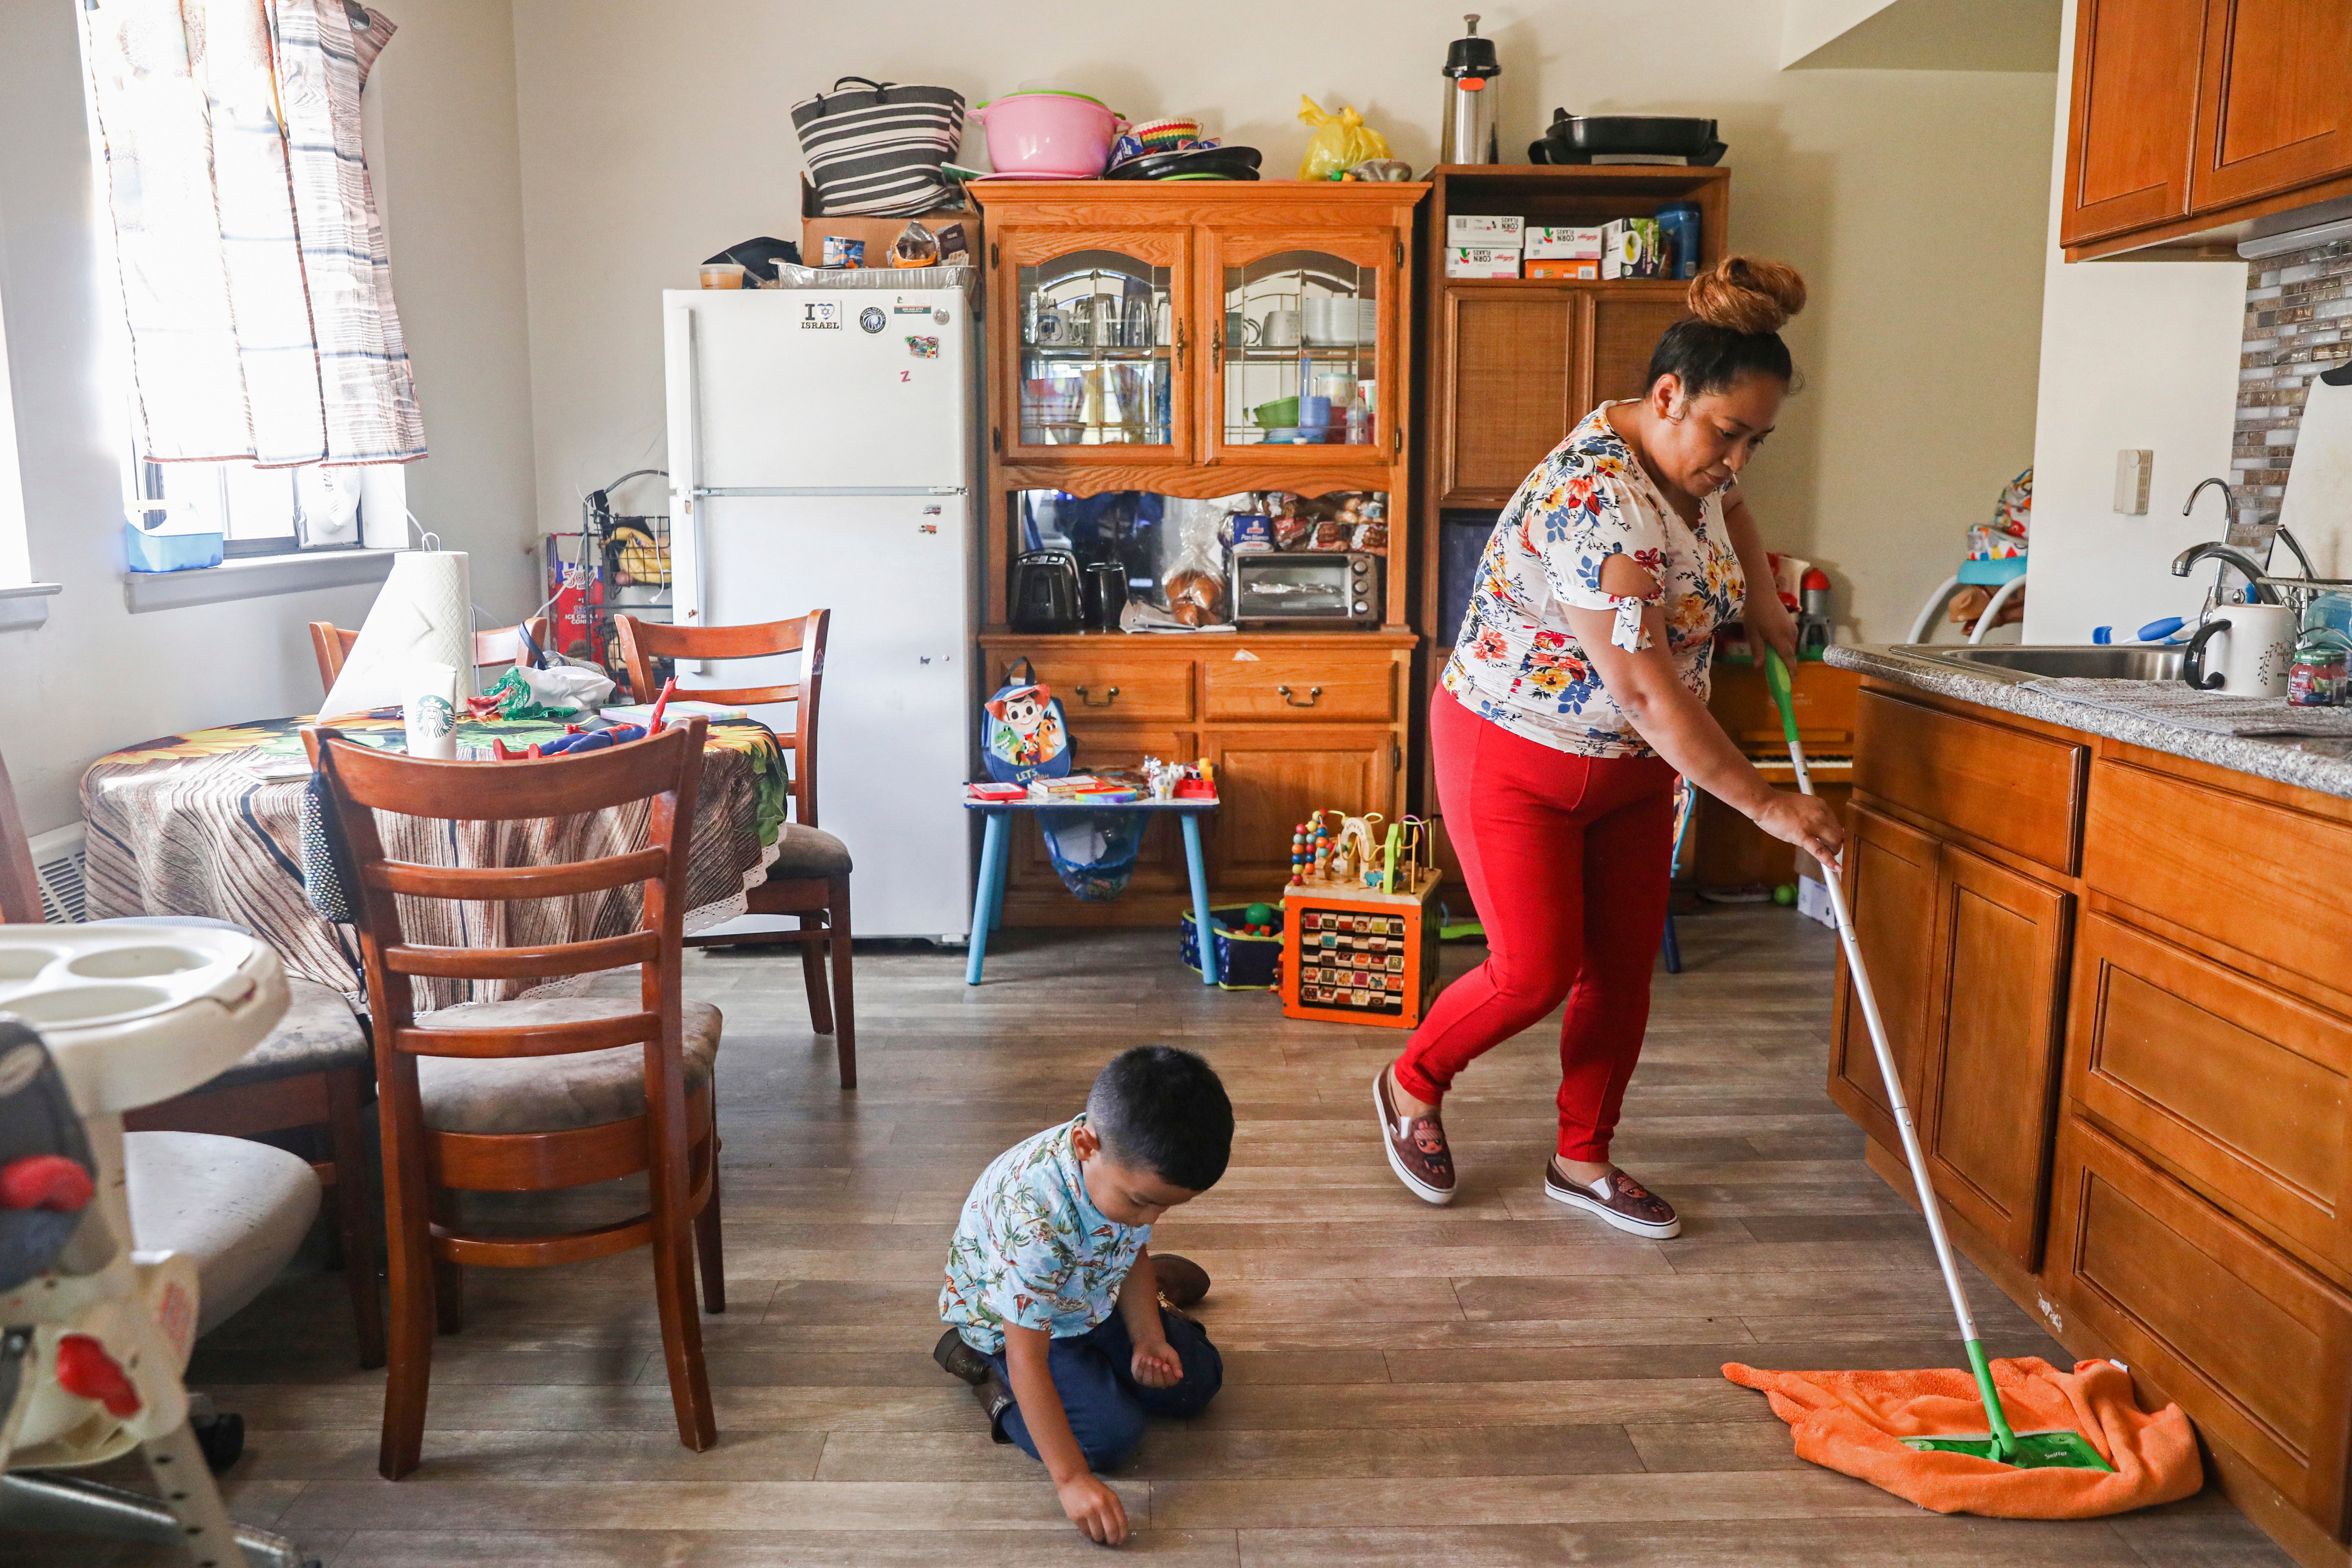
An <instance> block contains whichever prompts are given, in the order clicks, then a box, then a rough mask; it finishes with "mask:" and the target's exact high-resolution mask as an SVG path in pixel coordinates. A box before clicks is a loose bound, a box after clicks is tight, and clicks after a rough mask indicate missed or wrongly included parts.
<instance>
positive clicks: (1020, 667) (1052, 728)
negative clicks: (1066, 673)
mask: <svg viewBox="0 0 2352 1568" xmlns="http://www.w3.org/2000/svg"><path fill="white" fill-rule="evenodd" d="M980 722H981V731H980V746H981V750H982V752H984V753H986V755H987V757H988V773H989V776H990V777H991V778H994V779H998V780H1001V781H1003V783H1005V784H1027V783H1028V782H1029V781H1030V780H1031V779H1034V778H1038V777H1041V776H1042V777H1045V778H1049V779H1057V778H1061V777H1063V776H1064V775H1065V774H1066V773H1068V772H1069V771H1070V726H1069V723H1068V721H1066V720H1065V719H1064V717H1063V715H1062V704H1061V701H1060V700H1059V699H1057V698H1056V697H1055V695H1054V690H1053V688H1051V687H1049V686H1043V685H1040V684H1039V683H1038V680H1037V672H1036V671H1035V670H1034V669H1033V668H1030V665H1029V661H1028V660H1027V659H1025V658H1020V659H1015V660H1013V663H1012V665H1011V666H1009V667H1008V668H1006V669H1005V671H1004V684H1003V686H1000V687H998V688H997V689H996V695H994V696H993V697H991V698H990V699H989V700H988V701H987V702H986V703H985V704H984V705H983V706H982V710H981V721H980Z"/></svg>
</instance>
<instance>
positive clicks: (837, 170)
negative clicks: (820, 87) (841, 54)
mask: <svg viewBox="0 0 2352 1568" xmlns="http://www.w3.org/2000/svg"><path fill="white" fill-rule="evenodd" d="M850 83H856V84H859V85H856V86H848V85H847V84H850ZM793 130H795V131H797V132H799V133H800V139H801V153H802V155H803V157H805V158H806V159H807V160H808V168H809V179H810V181H811V182H812V183H813V184H814V185H815V186H816V197H817V211H818V214H819V215H820V216H835V217H854V216H866V217H899V216H906V215H908V214H912V213H920V212H929V211H930V210H931V209H932V208H934V207H938V206H942V205H950V195H951V192H950V185H949V181H948V179H947V177H946V176H945V175H943V174H940V164H941V163H946V162H947V161H948V160H949V159H950V158H952V157H954V156H955V153H956V148H957V146H958V145H959V144H961V142H962V140H963V94H961V93H960V92H958V91H956V90H955V89H952V88H946V87H908V86H902V85H900V84H898V83H897V82H887V81H868V80H867V79H866V78H864V77H862V76H845V77H843V78H842V79H840V80H839V81H836V82H835V83H834V84H833V89H832V90H831V91H829V92H821V93H818V94H817V95H816V96H815V97H814V98H807V99H803V100H801V101H800V102H798V103H795V104H793Z"/></svg>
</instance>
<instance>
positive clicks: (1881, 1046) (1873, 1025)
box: [1764, 648, 2017, 1453]
mask: <svg viewBox="0 0 2352 1568" xmlns="http://www.w3.org/2000/svg"><path fill="white" fill-rule="evenodd" d="M1764 660H1765V663H1764V683H1765V685H1766V686H1768V687H1769V688H1770V689H1771V692H1772V700H1773V702H1774V703H1775V704H1777V705H1778V706H1779V708H1780V730H1781V732H1782V733H1783V734H1784V735H1786V736H1787V737H1788V741H1789V762H1790V765H1791V766H1793V767H1794V768H1795V769H1796V773H1797V788H1798V789H1799V790H1800V791H1801V792H1802V793H1803V794H1805V795H1811V794H1812V793H1813V777H1812V774H1811V773H1810V772H1809V771H1807V769H1806V767H1805V747H1804V742H1801V741H1800V740H1798V739H1797V714H1796V710H1795V708H1794V707H1793V706H1792V705H1791V701H1790V698H1791V692H1790V686H1789V667H1788V666H1787V665H1785V664H1782V663H1781V662H1780V654H1779V652H1778V651H1776V650H1774V649H1770V648H1767V649H1766V650H1765V652H1764ZM1822 869H1823V870H1825V871H1827V872H1829V876H1828V877H1827V878H1826V879H1824V886H1826V887H1827V889H1829V895H1830V913H1831V915H1832V917H1833V918H1834V919H1835V920H1836V921H1837V933H1838V943H1839V945H1840V946H1842V947H1843V949H1844V950H1845V968H1846V978H1847V980H1848V982H1849V983H1850V984H1852V985H1853V998H1854V1000H1855V1001H1856V1002H1858V1003H1860V1004H1861V1005H1862V1017H1863V1022H1864V1024H1866V1025H1868V1026H1869V1028H1870V1048H1871V1050H1872V1052H1873V1053H1874V1055H1876V1057H1877V1058H1878V1073H1879V1077H1881V1078H1882V1079H1885V1083H1886V1100H1887V1106H1888V1108H1889V1109H1890V1110H1893V1111H1894V1113H1895V1131H1897V1132H1898V1133H1900V1134H1901V1135H1902V1139H1903V1154H1904V1158H1905V1159H1906V1160H1907V1161H1909V1162H1910V1165H1911V1182H1912V1184H1913V1185H1914V1186H1916V1188H1917V1189H1918V1192H1919V1210H1920V1212H1921V1213H1922V1214H1924V1215H1927V1235H1928V1237H1929V1239H1931V1240H1932V1241H1933V1242H1934V1243H1935V1246H1936V1266H1937V1268H1941V1269H1942V1270H1943V1271H1944V1289H1946V1290H1947V1291H1948V1292H1950V1294H1951V1298H1952V1315H1953V1316H1954V1317H1956V1318H1958V1320H1959V1324H1960V1339H1961V1340H1962V1342H1964V1343H1965V1344H1966V1345H1967V1347H1968V1352H1969V1370H1970V1371H1971V1372H1973V1373H1975V1374H1976V1380H1977V1390H1978V1392H1979V1394H1981V1395H1982V1397H1983V1399H1984V1407H1985V1417H1986V1419H1987V1420H1988V1421H1990V1423H1991V1424H1992V1436H1993V1439H1994V1445H1995V1448H1996V1451H1998V1452H2001V1453H2011V1452H2014V1451H2015V1449H2016V1447H2017V1436H2016V1434H2015V1433H2013V1432H2011V1430H2010V1426H2009V1419H2008V1417H2007V1416H2006V1415H2004V1414H2003V1413H2002V1411H2001V1408H2000V1394H1998V1393H1996V1392H1995V1391H1994V1388H1993V1383H1992V1369H1991V1367H1990V1364H1988V1363H1987V1362H1986V1360H1985V1353H1984V1344H1983V1342H1981V1341H1980V1340H1979V1339H1978V1338H1977V1320H1976V1314H1975V1313H1974V1312H1972V1311H1970V1310H1969V1292H1968V1287H1967V1286H1965V1285H1963V1284H1962V1283H1961V1282H1960V1270H1959V1266H1958V1264H1957V1263H1955V1262H1954V1261H1953V1258H1952V1242H1951V1238H1950V1237H1948V1236H1946V1235H1945V1234H1944V1216H1943V1212H1942V1210H1941V1209H1940V1208H1938V1207H1937V1203H1936V1187H1935V1184H1934V1183H1933V1182H1931V1181H1930V1180H1929V1179H1928V1176H1927V1153H1926V1152H1925V1151H1924V1150H1922V1149H1921V1148H1920V1146H1919V1129H1918V1127H1917V1126H1916V1124H1915V1123H1914V1122H1913V1121H1912V1120H1911V1104H1910V1101H1909V1100H1906V1099H1905V1098H1904V1094H1903V1075H1902V1073H1901V1072H1900V1071H1899V1070H1897V1069H1896V1068H1895V1052H1894V1049H1893V1048H1892V1047H1889V1046H1888V1045H1887V1043H1886V1026H1885V1023H1884V1022H1883V1021H1882V1020H1881V1019H1880V1017H1879V1016H1878V995H1877V993H1876V992H1874V991H1873V990H1872V989H1871V984H1870V971H1869V969H1868V968H1866V967H1865V966H1864V963H1863V962H1862V942H1861V940H1860V938H1858V937H1857V936H1856V935H1855V934H1854V930H1853V916H1852V915H1851V914H1849V913H1848V912H1847V910H1846V904H1845V889H1844V888H1843V885H1842V884H1843V877H1842V876H1841V875H1840V871H1841V870H1842V868H1840V867H1835V866H1824V867H1822Z"/></svg>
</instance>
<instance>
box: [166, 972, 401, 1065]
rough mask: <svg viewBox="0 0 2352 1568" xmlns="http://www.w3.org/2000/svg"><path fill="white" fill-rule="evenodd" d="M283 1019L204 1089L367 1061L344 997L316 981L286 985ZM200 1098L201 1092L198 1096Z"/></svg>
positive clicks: (363, 1038)
mask: <svg viewBox="0 0 2352 1568" xmlns="http://www.w3.org/2000/svg"><path fill="white" fill-rule="evenodd" d="M286 990H287V994H288V997H289V1000H288V1002H287V1005H286V1016H284V1017H283V1018H280V1019H279V1020H278V1027H276V1028H274V1029H272V1030H270V1031H269V1033H268V1035H266V1036H264V1037H262V1040H261V1043H260V1044H259V1045H257V1046H256V1047H253V1049H251V1050H249V1051H247V1052H246V1053H245V1055H244V1056H243V1057H241V1058H238V1060H237V1064H236V1066H235V1067H233V1068H229V1069H228V1070H227V1071H226V1072H225V1073H222V1074H221V1075H220V1076H219V1077H218V1078H215V1079H213V1080H212V1081H211V1082H209V1083H207V1084H205V1089H230V1088H234V1087H235V1086H236V1085H238V1084H241V1083H266V1082H268V1080H269V1079H279V1078H292V1077H293V1076H295V1075H296V1074H297V1073H306V1072H320V1071H322V1070H324V1069H326V1068H341V1067H352V1066H354V1065H356V1064H358V1063H361V1062H364V1061H367V1060H369V1059H370V1057H371V1055H372V1052H371V1049H370V1047H369V1046H368V1037H367V1031H366V1030H365V1029H364V1028H362V1027H361V1026H360V1021H359V1017H358V1016H357V1015H355V1014H354V1013H352V1005H351V1004H350V1003H349V1002H348V1001H346V1000H344V997H343V994H342V993H341V992H340V991H337V990H334V989H332V988H331V987H329V986H325V985H321V984H319V983H318V982H317V981H315V980H297V979H295V978H293V977H292V976H291V975H289V976H288V977H287V980H286ZM199 1092H201V1091H199Z"/></svg>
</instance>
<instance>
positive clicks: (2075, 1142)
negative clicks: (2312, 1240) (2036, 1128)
mask: <svg viewBox="0 0 2352 1568" xmlns="http://www.w3.org/2000/svg"><path fill="white" fill-rule="evenodd" d="M2043 1279H2045V1280H2046V1281H2047V1283H2048V1284H2049V1286H2050V1288H2051V1289H2052V1290H2053V1293H2054V1294H2055V1295H2056V1297H2057V1299H2058V1300H2059V1302H2060V1303H2061V1304H2062V1305H2063V1307H2064V1308H2065V1309H2066V1310H2067V1313H2068V1314H2069V1315H2070V1316H2073V1317H2077V1318H2080V1319H2081V1320H2082V1321H2083V1322H2084V1324H2086V1325H2087V1326H2088V1327H2089V1328H2090V1329H2091V1330H2092V1331H2094V1332H2095V1333H2097V1334H2098V1335H2099V1336H2100V1337H2101V1338H2102V1339H2104V1340H2105V1342H2107V1343H2108V1344H2110V1345H2112V1346H2114V1347H2115V1350H2116V1353H2117V1354H2118V1355H2119V1356H2120V1357H2121V1358H2122V1359H2123V1360H2125V1361H2126V1362H2128V1363H2130V1364H2131V1365H2132V1366H2134V1367H2135V1368H2137V1369H2138V1370H2140V1371H2142V1372H2144V1373H2147V1376H2148V1377H2149V1378H2150V1379H2152V1380H2153V1381H2154V1382H2155V1383H2156V1384H2158V1386H2159V1387H2161V1388H2162V1389H2163V1390H2164V1392H2165V1393H2166V1394H2168V1396H2169V1397H2171V1398H2173V1399H2177V1400H2179V1402H2180V1407H2181V1409H2182V1410H2183V1411H2185V1412H2186V1413H2187V1414H2188V1415H2189V1419H2190V1420H2192V1421H2194V1422H2195V1423H2196V1424H2197V1425H2198V1426H2200V1427H2202V1428H2204V1429H2205V1430H2206V1431H2207V1432H2209V1433H2210V1434H2211V1435H2212V1436H2214V1437H2216V1438H2218V1439H2220V1440H2221V1441H2222V1442H2224V1443H2227V1444H2228V1445H2229V1446H2230V1447H2231V1448H2232V1449H2233V1450H2235V1451H2236V1452H2237V1453H2238V1455H2239V1456H2241V1457H2242V1458H2244V1459H2245V1461H2246V1462H2247V1463H2248V1464H2250V1465H2252V1467H2253V1468H2254V1469H2255V1470H2257V1471H2259V1472H2260V1473H2261V1475H2262V1476H2263V1479H2265V1480H2268V1481H2269V1482H2270V1483H2271V1484H2272V1485H2273V1486H2275V1487H2277V1488H2278V1489H2279V1490H2281V1491H2282V1492H2284V1493H2285V1494H2286V1497H2287V1499H2288V1500H2289V1501H2290V1502H2292V1503H2294V1504H2295V1505H2296V1506H2297V1507H2299V1508H2301V1509H2302V1510H2304V1512H2305V1514H2307V1515H2309V1516H2310V1518H2311V1519H2312V1520H2313V1521H2315V1522H2316V1523H2317V1524H2318V1525H2319V1526H2320V1528H2321V1529H2323V1530H2325V1531H2328V1532H2329V1533H2330V1534H2334V1533H2336V1531H2337V1530H2338V1529H2339V1528H2340V1527H2341V1523H2342V1518H2343V1512H2344V1480H2345V1457H2346V1436H2347V1424H2352V1298H2347V1297H2346V1295H2345V1294H2344V1293H2343V1292H2342V1291H2340V1290H2337V1289H2335V1288H2334V1287H2332V1286H2330V1285H2329V1284H2328V1283H2327V1282H2326V1280H2324V1279H2320V1278H2319V1277H2318V1276H2317V1275H2315V1274H2313V1273H2312V1272H2311V1271H2310V1270H2308V1269H2306V1268H2303V1267H2302V1266H2301V1265H2299V1264H2297V1263H2296V1262H2294V1259H2292V1258H2289V1257H2287V1256H2286V1254H2284V1253H2283V1252H2281V1251H2279V1250H2278V1249H2277V1248H2275V1247H2272V1246H2271V1245H2269V1244H2268V1243H2267V1242H2265V1241H2263V1239H2262V1238H2261V1237H2258V1236H2256V1235H2255V1234H2254V1233H2253V1232H2252V1231H2250V1230H2248V1229H2246V1227H2245V1226H2242V1225H2239V1224H2238V1223H2237V1222H2235V1221H2234V1220H2231V1218H2230V1217H2229V1216H2228V1215H2224V1214H2222V1213H2221V1210H2219V1209H2216V1208H2213V1207H2211V1206H2210V1205H2207V1204H2205V1203H2203V1202H2201V1201H2200V1200H2199V1199H2198V1198H2197V1197H2196V1196H2195V1195H2194V1194H2191V1193H2189V1191H2188V1190H2187V1189H2186V1188H2184V1187H2182V1186H2180V1185H2179V1184H2178V1183H2176V1182H2173V1181H2171V1180H2170V1179H2169V1178H2168V1177H2167V1176H2165V1175H2164V1173H2162V1172H2160V1171H2158V1170H2157V1169H2156V1167H2154V1166H2153V1165H2150V1164H2148V1163H2147V1162H2146V1161H2144V1160H2141V1159H2140V1158H2139V1157H2138V1156H2137V1155H2135V1154H2133V1153H2132V1152H2130V1151H2129V1150H2127V1149H2126V1148H2124V1147H2123V1146H2122V1145H2121V1144H2118V1143H2116V1142H2115V1141H2113V1140H2112V1139H2110V1138H2108V1137H2106V1136H2105V1134H2103V1133H2101V1132H2100V1131H2098V1130H2097V1129H2095V1128H2094V1127H2092V1126H2091V1125H2090V1124H2089V1123H2087V1122H2085V1121H2082V1120H2081V1119H2080V1118H2077V1117H2069V1118H2068V1119H2067V1121H2066V1123H2065V1126H2064V1127H2063V1129H2062V1130H2061V1131H2060V1134H2059V1140H2058V1195H2057V1201H2056V1203H2055V1204H2054V1205H2053V1214H2052V1219H2051V1243H2050V1266H2049V1268H2048V1269H2047V1270H2046V1271H2045V1272H2044V1274H2043Z"/></svg>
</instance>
